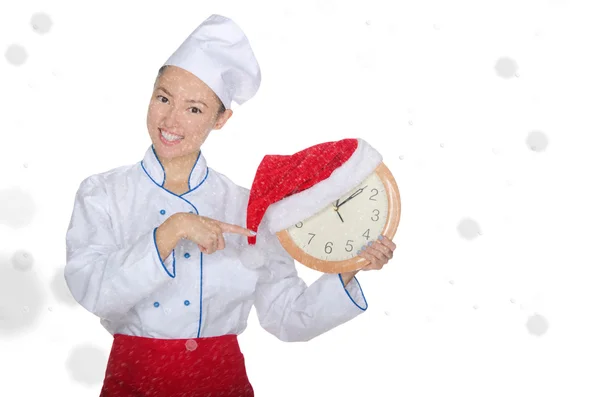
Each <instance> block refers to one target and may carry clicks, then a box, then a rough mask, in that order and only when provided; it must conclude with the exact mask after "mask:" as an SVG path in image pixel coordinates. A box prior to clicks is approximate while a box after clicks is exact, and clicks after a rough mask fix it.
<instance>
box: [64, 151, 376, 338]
mask: <svg viewBox="0 0 600 397" xmlns="http://www.w3.org/2000/svg"><path fill="white" fill-rule="evenodd" d="M164 182H165V171H164V169H163V167H162V165H161V163H160V161H159V160H158V157H157V156H156V153H155V152H154V149H153V147H152V146H150V147H149V148H148V150H147V151H146V154H145V156H144V159H143V160H142V161H141V162H139V163H136V164H134V165H127V166H122V167H119V168H115V169H112V170H110V171H107V172H104V173H100V174H96V175H92V176H90V177H88V178H86V179H84V180H83V181H82V182H81V184H80V186H79V188H78V190H77V193H76V196H75V203H74V208H73V212H72V216H71V221H70V224H69V227H68V231H67V235H66V246H67V262H66V267H65V272H64V274H65V279H66V281H67V285H68V286H69V289H70V291H71V293H72V294H73V297H74V298H75V300H77V302H79V303H80V304H81V305H82V306H83V307H84V308H86V309H87V310H88V311H90V312H91V313H93V314H95V315H97V316H98V317H100V319H101V321H100V322H101V324H102V325H103V326H104V327H105V328H106V329H107V330H108V331H109V332H110V333H111V334H116V333H119V334H126V335H133V336H144V337H153V338H164V339H175V338H197V337H208V336H220V335H225V334H236V335H239V334H241V333H242V332H243V331H244V329H245V328H246V325H247V319H248V315H249V313H250V309H251V307H252V305H253V304H254V306H255V307H256V313H257V315H258V319H259V322H260V324H261V326H262V327H263V328H264V329H265V330H267V331H268V332H270V333H271V334H273V335H275V336H276V337H277V338H279V339H281V340H283V341H307V340H310V339H312V338H314V337H316V336H318V335H320V334H322V333H324V332H326V331H328V330H330V329H332V328H334V327H336V326H338V325H340V324H342V323H345V322H347V321H348V320H350V319H352V318H354V317H356V316H357V315H358V314H360V313H362V312H363V311H364V310H366V309H367V302H366V300H365V296H364V294H363V292H362V289H361V287H360V284H359V283H358V280H357V279H356V278H354V279H352V280H351V281H350V282H349V283H348V285H346V286H345V287H344V284H343V282H342V278H341V276H340V275H339V274H323V275H322V276H321V277H320V278H319V279H318V280H317V281H315V282H314V283H313V284H311V285H310V286H308V287H307V285H306V284H305V282H304V281H303V280H302V279H300V278H299V277H298V275H297V271H296V268H295V262H294V259H293V258H292V257H291V256H290V255H289V254H288V253H287V252H286V251H285V250H284V249H283V247H282V246H281V244H280V243H279V240H278V238H277V237H276V235H274V234H271V233H269V232H268V228H267V227H264V228H261V227H259V230H258V236H257V242H256V246H250V245H248V242H247V237H246V236H243V235H238V234H233V233H225V234H224V237H225V244H226V247H225V249H223V250H219V251H217V252H215V253H213V254H207V255H205V254H203V253H201V252H200V250H199V248H198V246H197V245H196V244H195V243H193V242H191V241H189V240H185V239H182V240H180V241H179V242H178V244H177V246H176V247H175V249H174V250H173V252H172V253H171V255H170V256H169V257H168V258H167V259H166V260H165V262H163V261H162V260H161V258H160V255H159V253H158V248H157V246H156V240H155V231H156V228H157V227H158V226H160V224H162V223H163V222H164V221H165V220H166V219H167V218H168V217H169V216H170V215H172V214H174V213H177V212H190V213H194V214H198V215H201V216H206V217H209V218H213V219H217V220H220V221H223V222H227V223H232V224H236V225H240V226H244V225H245V221H246V207H247V204H248V197H249V190H248V189H246V188H243V187H240V186H238V185H236V184H234V183H233V182H232V181H231V180H230V179H229V178H227V177H226V176H224V175H222V174H220V173H218V172H216V171H215V170H213V169H211V168H209V167H208V166H207V164H206V160H205V158H204V155H203V154H202V152H200V153H199V155H198V158H197V161H196V164H195V165H194V167H193V168H192V170H191V173H190V175H189V178H188V184H189V191H188V192H186V193H184V194H181V195H177V194H174V193H172V192H170V191H168V190H167V189H165V188H164V187H163V184H164ZM250 249H254V250H259V252H261V255H249V254H247V252H248V250H250ZM255 252H257V251H255ZM257 261H262V262H264V263H256V262H257ZM251 262H252V263H251Z"/></svg>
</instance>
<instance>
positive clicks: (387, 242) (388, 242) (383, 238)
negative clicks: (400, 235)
mask: <svg viewBox="0 0 600 397" xmlns="http://www.w3.org/2000/svg"><path fill="white" fill-rule="evenodd" d="M377 241H379V242H380V243H381V244H383V245H385V246H386V247H388V248H389V249H391V250H392V251H394V250H395V249H396V244H394V242H393V241H392V240H390V239H389V238H387V237H386V236H379V239H378V240H377Z"/></svg>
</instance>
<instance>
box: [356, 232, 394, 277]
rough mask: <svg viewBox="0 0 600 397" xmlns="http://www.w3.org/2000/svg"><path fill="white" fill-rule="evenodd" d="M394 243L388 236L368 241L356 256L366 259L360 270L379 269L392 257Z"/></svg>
mask: <svg viewBox="0 0 600 397" xmlns="http://www.w3.org/2000/svg"><path fill="white" fill-rule="evenodd" d="M395 249H396V244H394V242H393V241H392V240H390V239H389V238H387V237H385V236H383V237H382V238H381V239H379V240H375V241H374V242H370V243H369V245H366V246H364V247H363V248H361V250H360V253H359V254H358V256H360V257H361V258H364V259H366V260H367V261H368V263H367V265H366V266H364V267H362V268H361V269H360V270H380V269H381V268H382V267H383V266H384V265H385V264H386V263H388V262H389V260H390V259H392V258H393V257H394V250H395Z"/></svg>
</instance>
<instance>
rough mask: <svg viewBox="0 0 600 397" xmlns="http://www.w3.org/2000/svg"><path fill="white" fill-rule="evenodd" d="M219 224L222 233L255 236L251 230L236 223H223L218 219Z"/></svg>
mask: <svg viewBox="0 0 600 397" xmlns="http://www.w3.org/2000/svg"><path fill="white" fill-rule="evenodd" d="M219 226H221V230H222V231H223V232H224V233H236V234H243V235H244V236H248V237H254V236H256V233H254V232H253V231H252V230H250V229H246V228H245V227H241V226H238V225H232V224H231V223H225V222H220V221H219Z"/></svg>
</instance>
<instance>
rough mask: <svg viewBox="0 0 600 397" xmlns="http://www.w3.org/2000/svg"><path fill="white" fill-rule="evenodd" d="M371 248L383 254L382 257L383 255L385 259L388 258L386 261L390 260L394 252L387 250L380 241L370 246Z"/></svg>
mask: <svg viewBox="0 0 600 397" xmlns="http://www.w3.org/2000/svg"><path fill="white" fill-rule="evenodd" d="M371 248H373V249H375V250H377V251H379V252H381V253H383V255H385V257H386V258H388V260H389V259H392V256H393V255H394V251H392V250H391V249H389V248H388V247H387V246H385V245H384V244H383V243H381V242H380V241H376V242H374V243H373V245H371Z"/></svg>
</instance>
